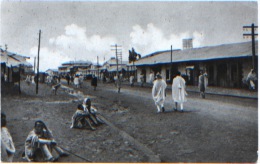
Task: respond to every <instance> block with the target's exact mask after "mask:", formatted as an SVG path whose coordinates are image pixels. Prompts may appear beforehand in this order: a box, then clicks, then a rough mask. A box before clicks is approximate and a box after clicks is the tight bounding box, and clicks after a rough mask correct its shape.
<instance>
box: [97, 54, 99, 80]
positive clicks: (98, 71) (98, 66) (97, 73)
mask: <svg viewBox="0 0 260 164" xmlns="http://www.w3.org/2000/svg"><path fill="white" fill-rule="evenodd" d="M97 70H98V72H97V74H98V79H99V62H98V56H97Z"/></svg>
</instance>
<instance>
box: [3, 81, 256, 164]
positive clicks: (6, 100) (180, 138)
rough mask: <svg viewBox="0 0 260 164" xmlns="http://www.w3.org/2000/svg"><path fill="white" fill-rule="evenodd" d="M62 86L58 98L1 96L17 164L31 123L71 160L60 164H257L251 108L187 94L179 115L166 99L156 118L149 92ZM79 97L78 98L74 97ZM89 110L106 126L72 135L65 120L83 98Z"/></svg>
mask: <svg viewBox="0 0 260 164" xmlns="http://www.w3.org/2000/svg"><path fill="white" fill-rule="evenodd" d="M63 84H64V86H63V87H62V88H60V89H59V90H58V93H57V95H56V96H55V95H53V94H52V93H51V90H50V87H49V86H47V85H45V84H40V86H39V94H38V95H36V94H35V86H33V85H30V86H27V85H26V84H25V83H22V95H21V96H19V95H7V94H5V93H2V104H1V110H2V111H3V112H5V113H6V115H7V121H8V122H7V123H8V125H7V126H8V128H9V130H10V132H11V134H12V136H13V140H14V142H15V146H16V149H17V153H16V154H15V158H14V161H15V162H21V161H23V160H22V158H21V154H22V152H23V149H24V141H25V139H26V137H27V135H28V133H29V131H30V130H31V129H32V128H33V126H34V122H35V120H38V119H41V120H43V121H45V122H46V124H47V126H48V127H49V128H50V129H51V130H52V132H53V134H54V137H55V139H56V140H57V142H58V144H59V145H60V146H62V147H63V148H65V149H66V150H68V151H69V152H70V153H73V154H75V155H73V154H71V155H70V156H69V157H64V158H60V160H59V162H89V161H92V162H160V161H161V162H255V161H256V160H257V139H258V129H257V123H258V118H257V115H258V111H257V100H251V99H239V98H230V97H220V96H207V99H205V100H202V99H200V98H199V97H198V95H197V94H196V93H188V94H189V96H188V102H187V103H186V104H184V110H185V111H184V112H183V113H181V112H174V111H172V108H173V103H172V101H171V92H170V90H168V91H167V97H166V103H165V108H166V111H167V112H166V113H160V114H157V113H156V107H155V105H154V102H153V100H152V98H151V88H147V87H146V88H141V87H136V86H135V87H130V86H126V85H124V86H123V88H122V91H121V93H117V91H116V89H115V87H114V85H113V84H102V83H99V84H98V88H97V90H96V91H93V88H92V87H91V86H90V82H89V81H85V83H84V85H83V88H80V89H76V88H74V87H72V86H68V87H70V88H67V86H65V82H64V83H63ZM78 91H80V92H78ZM86 96H89V97H90V98H91V99H92V104H93V105H94V106H95V107H97V109H98V111H99V112H100V113H101V115H102V116H103V117H104V119H105V120H106V121H107V123H108V125H101V126H99V127H97V130H96V131H91V130H89V129H82V130H79V129H70V128H69V127H70V124H71V117H72V115H73V113H74V112H75V110H76V107H77V105H78V104H80V103H82V101H83V98H84V97H86Z"/></svg>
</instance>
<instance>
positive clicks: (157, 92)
mask: <svg viewBox="0 0 260 164" xmlns="http://www.w3.org/2000/svg"><path fill="white" fill-rule="evenodd" d="M166 87H167V84H166V82H165V81H164V80H163V79H162V76H161V75H160V74H157V75H156V80H155V81H154V83H153V89H152V96H153V100H154V102H155V105H156V107H157V113H160V112H165V109H164V101H165V96H166V92H165V89H166Z"/></svg>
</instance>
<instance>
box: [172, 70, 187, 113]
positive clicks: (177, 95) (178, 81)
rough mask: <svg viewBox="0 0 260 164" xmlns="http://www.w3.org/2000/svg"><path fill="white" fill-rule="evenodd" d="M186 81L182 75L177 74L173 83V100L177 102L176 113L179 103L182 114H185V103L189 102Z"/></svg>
mask: <svg viewBox="0 0 260 164" xmlns="http://www.w3.org/2000/svg"><path fill="white" fill-rule="evenodd" d="M185 83H186V82H185V80H184V79H183V78H182V77H181V73H180V72H177V75H176V76H175V78H173V81H172V99H173V101H174V102H175V108H174V111H177V106H178V103H179V104H180V108H181V112H183V103H184V102H186V101H187V99H186V95H187V92H186V90H185Z"/></svg>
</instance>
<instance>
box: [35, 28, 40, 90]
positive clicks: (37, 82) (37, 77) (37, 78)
mask: <svg viewBox="0 0 260 164" xmlns="http://www.w3.org/2000/svg"><path fill="white" fill-rule="evenodd" d="M40 44H41V30H40V32H39V44H38V61H37V76H36V94H38V85H39V63H40Z"/></svg>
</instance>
